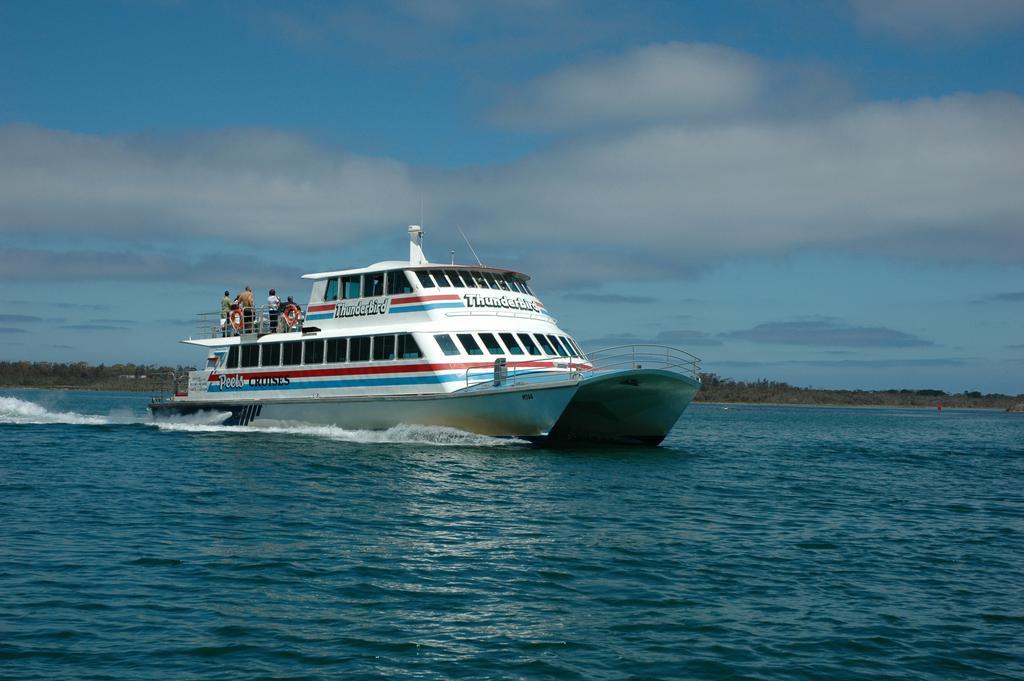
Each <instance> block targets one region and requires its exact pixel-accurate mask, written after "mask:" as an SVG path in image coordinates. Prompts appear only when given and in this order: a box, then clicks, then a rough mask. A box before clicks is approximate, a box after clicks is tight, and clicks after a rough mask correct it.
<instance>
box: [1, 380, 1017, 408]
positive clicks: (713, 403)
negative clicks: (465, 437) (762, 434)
mask: <svg viewBox="0 0 1024 681" xmlns="http://www.w3.org/2000/svg"><path fill="white" fill-rule="evenodd" d="M3 390H39V391H43V390H54V391H67V390H74V391H81V392H97V393H101V392H106V393H124V394H128V395H131V394H150V395H156V394H159V393H160V392H161V390H160V388H159V387H156V388H150V387H146V388H142V387H140V388H137V389H130V388H127V387H124V388H120V387H118V388H114V387H108V386H96V385H93V386H84V385H10V384H7V385H0V391H3ZM164 392H166V391H164ZM0 397H2V395H0ZM690 404H691V406H692V405H707V406H709V407H726V408H728V407H798V408H806V409H820V408H822V407H825V408H835V409H840V408H841V409H916V410H928V411H939V409H938V407H937V405H934V404H932V405H929V404H899V403H891V404H889V403H877V404H860V403H858V404H853V403H844V402H771V401H749V400H735V401H730V400H694V401H693V402H691V403H690ZM941 411H996V412H1007V413H1022V412H1020V411H1017V410H1015V409H1013V407H1012V405H1011V407H1003V406H1001V405H989V406H984V405H982V406H964V405H955V404H950V405H947V404H943V405H942V410H941Z"/></svg>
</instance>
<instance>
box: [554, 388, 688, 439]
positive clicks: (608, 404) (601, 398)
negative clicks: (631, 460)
mask: <svg viewBox="0 0 1024 681" xmlns="http://www.w3.org/2000/svg"><path fill="white" fill-rule="evenodd" d="M699 389H700V383H699V382H698V381H696V380H694V379H692V378H690V377H688V376H684V375H682V374H679V373H677V372H674V371H665V370H662V369H624V370H620V371H611V372H607V373H601V374H597V375H594V376H591V377H588V378H585V379H584V380H583V382H582V383H581V384H580V389H579V390H578V391H577V392H576V395H575V396H574V397H573V399H572V401H571V402H569V405H568V406H567V407H566V409H565V412H564V413H563V414H562V416H561V418H559V420H558V422H557V423H556V424H555V426H554V428H552V429H551V432H550V434H549V441H550V442H551V443H568V442H581V441H585V442H593V441H598V442H610V443H616V444H630V445H637V444H639V445H649V446H652V447H654V446H657V445H659V444H661V441H662V440H664V439H665V436H666V435H668V432H669V431H670V430H671V429H672V427H673V426H674V425H675V424H676V421H678V420H679V417H680V416H682V415H683V412H684V411H685V410H686V407H687V406H689V404H690V401H691V400H692V399H693V396H694V395H695V394H696V393H697V390H699Z"/></svg>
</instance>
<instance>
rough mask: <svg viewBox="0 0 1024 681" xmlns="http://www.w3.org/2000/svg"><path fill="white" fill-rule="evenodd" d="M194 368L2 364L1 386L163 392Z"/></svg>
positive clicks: (43, 363)
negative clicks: (176, 379)
mask: <svg viewBox="0 0 1024 681" xmlns="http://www.w3.org/2000/svg"><path fill="white" fill-rule="evenodd" d="M191 368H192V367H158V366H152V365H149V364H100V365H99V366H92V365H89V364H86V363H85V362H74V363H72V364H59V363H56V362H0V386H3V387H6V388H75V389H79V390H128V391H136V392H160V391H161V390H166V389H168V388H169V387H170V386H171V385H172V378H171V377H172V375H173V374H174V373H178V374H183V373H186V372H188V371H189V369H191Z"/></svg>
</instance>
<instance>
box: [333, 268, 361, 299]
mask: <svg viewBox="0 0 1024 681" xmlns="http://www.w3.org/2000/svg"><path fill="white" fill-rule="evenodd" d="M353 284H354V285H355V292H356V295H354V296H350V295H349V288H350V287H351V286H352V285H353ZM362 293H363V278H362V277H361V276H360V275H358V274H350V275H348V276H346V277H341V279H340V280H339V282H338V295H340V296H341V298H340V300H355V299H356V298H361V297H362Z"/></svg>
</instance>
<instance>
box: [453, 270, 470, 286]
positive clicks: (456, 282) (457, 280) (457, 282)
mask: <svg viewBox="0 0 1024 681" xmlns="http://www.w3.org/2000/svg"><path fill="white" fill-rule="evenodd" d="M448 278H449V279H451V280H452V286H455V287H457V288H466V287H467V286H469V285H468V284H466V283H465V282H463V281H462V275H461V274H459V273H458V271H457V270H448Z"/></svg>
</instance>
